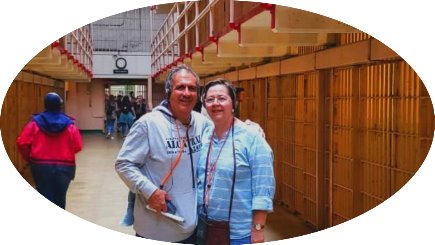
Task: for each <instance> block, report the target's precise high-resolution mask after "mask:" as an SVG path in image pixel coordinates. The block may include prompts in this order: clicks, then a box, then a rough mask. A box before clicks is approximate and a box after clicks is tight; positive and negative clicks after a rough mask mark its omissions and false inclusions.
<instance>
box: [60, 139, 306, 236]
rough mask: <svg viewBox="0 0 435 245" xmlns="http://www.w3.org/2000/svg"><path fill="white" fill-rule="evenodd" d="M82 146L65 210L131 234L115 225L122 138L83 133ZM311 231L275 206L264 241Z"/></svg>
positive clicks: (122, 193) (123, 191)
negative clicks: (117, 170) (111, 138)
mask: <svg viewBox="0 0 435 245" xmlns="http://www.w3.org/2000/svg"><path fill="white" fill-rule="evenodd" d="M83 141H84V148H83V151H81V152H80V153H79V154H78V155H77V172H76V178H75V180H74V181H73V182H71V185H70V188H69V191H68V195H67V205H66V210H67V211H69V212H70V213H72V214H74V215H76V216H78V217H80V218H82V219H85V220H87V221H90V222H92V223H94V224H97V225H100V226H102V227H105V228H108V229H111V230H114V231H118V232H122V233H125V234H129V235H134V234H135V233H134V231H133V229H132V227H124V226H121V225H119V221H120V219H121V217H122V215H123V214H124V211H125V209H126V205H127V194H128V189H127V187H126V186H125V185H124V183H123V182H122V181H121V179H120V178H119V177H118V175H117V174H116V172H115V170H114V162H115V158H116V155H117V154H118V151H119V149H120V147H121V145H122V142H123V140H122V139H121V138H120V136H118V137H117V138H116V137H115V139H113V140H110V139H106V138H105V137H104V135H102V134H98V133H95V134H83ZM311 232H313V230H312V229H311V228H309V227H308V226H306V225H305V224H304V223H303V222H302V221H301V220H299V219H298V218H296V217H295V216H293V215H291V214H290V213H289V212H288V211H287V210H285V209H284V208H283V207H280V206H275V211H274V212H273V213H272V214H269V216H268V219H267V226H266V239H267V241H276V240H282V239H288V238H291V237H296V236H301V235H305V234H309V233H311Z"/></svg>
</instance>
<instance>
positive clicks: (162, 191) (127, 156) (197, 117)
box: [115, 66, 211, 244]
mask: <svg viewBox="0 0 435 245" xmlns="http://www.w3.org/2000/svg"><path fill="white" fill-rule="evenodd" d="M165 92H166V99H165V100H164V101H162V103H161V104H160V105H159V106H157V107H156V108H155V109H153V110H152V112H150V113H147V114H145V115H144V116H142V117H141V118H140V119H138V120H137V121H136V122H135V123H134V125H133V126H132V128H131V129H130V132H129V134H128V136H127V138H126V139H125V141H124V144H123V146H122V148H121V150H120V152H119V154H118V157H117V160H116V163H115V169H116V171H117V173H118V174H119V176H120V177H121V179H122V180H123V181H124V183H125V184H126V185H127V186H128V187H129V189H130V190H131V191H132V192H134V193H136V199H135V204H134V224H133V226H134V229H135V231H136V235H137V236H139V237H144V238H148V239H153V240H159V241H166V242H176V243H185V244H192V243H195V240H194V238H195V234H194V231H195V226H196V217H197V216H196V208H195V207H196V176H195V173H196V163H197V161H198V158H199V153H200V149H201V135H202V132H203V130H204V129H205V128H206V127H207V126H209V125H210V123H211V122H210V121H208V120H207V119H206V118H205V117H204V116H202V115H201V114H199V113H197V112H194V111H192V110H193V107H194V106H195V103H196V102H197V99H198V93H199V78H198V76H197V75H196V74H195V73H194V72H193V71H192V70H191V69H189V68H188V67H186V66H178V67H175V68H173V69H172V70H171V71H170V73H169V75H168V77H167V79H166V81H165ZM177 159H178V161H177ZM165 180H167V181H165ZM168 201H170V203H172V204H173V206H175V209H176V211H175V214H176V215H177V216H180V217H182V218H183V219H184V222H181V223H179V222H176V221H174V220H172V219H170V218H167V217H165V216H163V215H161V214H160V212H166V211H168V206H167V205H166V204H167V202H168ZM147 206H148V208H147ZM149 208H151V209H153V210H154V211H156V212H153V211H151V210H150V209H149Z"/></svg>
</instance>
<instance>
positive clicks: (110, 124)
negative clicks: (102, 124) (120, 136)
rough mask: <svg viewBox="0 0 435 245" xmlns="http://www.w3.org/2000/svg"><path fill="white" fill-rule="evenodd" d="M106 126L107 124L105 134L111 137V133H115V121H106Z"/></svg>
mask: <svg viewBox="0 0 435 245" xmlns="http://www.w3.org/2000/svg"><path fill="white" fill-rule="evenodd" d="M106 124H107V133H108V134H112V135H113V133H114V132H115V131H114V126H115V119H107V121H106Z"/></svg>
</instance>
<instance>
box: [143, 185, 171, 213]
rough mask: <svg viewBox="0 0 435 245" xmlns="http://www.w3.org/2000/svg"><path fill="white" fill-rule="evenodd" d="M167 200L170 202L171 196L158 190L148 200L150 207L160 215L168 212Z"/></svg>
mask: <svg viewBox="0 0 435 245" xmlns="http://www.w3.org/2000/svg"><path fill="white" fill-rule="evenodd" d="M166 200H170V198H169V195H168V194H167V193H166V192H165V191H164V190H161V189H157V190H156V191H155V192H154V193H153V194H152V195H151V196H150V198H149V199H148V205H149V206H150V207H151V208H153V209H155V210H156V211H157V213H158V214H160V212H166V211H167V207H166Z"/></svg>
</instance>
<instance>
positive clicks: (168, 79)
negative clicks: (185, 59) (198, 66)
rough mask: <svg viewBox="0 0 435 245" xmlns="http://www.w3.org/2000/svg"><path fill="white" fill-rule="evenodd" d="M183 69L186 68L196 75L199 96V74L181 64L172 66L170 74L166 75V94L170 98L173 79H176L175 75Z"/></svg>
mask: <svg viewBox="0 0 435 245" xmlns="http://www.w3.org/2000/svg"><path fill="white" fill-rule="evenodd" d="M181 70H186V71H188V72H189V73H191V74H192V75H193V76H194V77H195V80H196V89H197V91H196V92H197V93H198V96H199V77H198V74H196V73H195V72H194V71H193V70H192V69H190V68H189V67H187V66H186V65H179V66H176V67H174V68H172V69H171V70H170V71H169V74H168V76H167V77H166V80H165V94H166V98H169V96H170V95H171V92H172V82H173V79H174V77H175V75H176V74H177V73H178V72H180V71H181Z"/></svg>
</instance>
